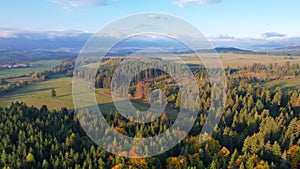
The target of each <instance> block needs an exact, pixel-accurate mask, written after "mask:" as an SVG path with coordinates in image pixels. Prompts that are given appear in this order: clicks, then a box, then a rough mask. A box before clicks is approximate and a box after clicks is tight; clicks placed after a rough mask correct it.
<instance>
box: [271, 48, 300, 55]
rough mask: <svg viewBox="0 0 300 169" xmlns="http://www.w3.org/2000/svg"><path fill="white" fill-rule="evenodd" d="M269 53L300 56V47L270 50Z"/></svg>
mask: <svg viewBox="0 0 300 169" xmlns="http://www.w3.org/2000/svg"><path fill="white" fill-rule="evenodd" d="M269 53H272V54H281V55H300V46H290V47H284V48H275V49H272V50H270V51H269Z"/></svg>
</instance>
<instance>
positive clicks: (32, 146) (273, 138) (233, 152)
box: [0, 60, 300, 169]
mask: <svg viewBox="0 0 300 169" xmlns="http://www.w3.org/2000/svg"><path fill="white" fill-rule="evenodd" d="M108 61H109V62H110V63H112V62H114V61H111V60H108ZM116 62H119V61H116ZM69 68H70V65H69V64H67V63H66V64H65V68H64V67H61V68H60V69H58V68H57V71H58V72H60V73H61V71H63V72H64V73H67V72H68V70H69ZM106 68H107V69H103V70H101V71H99V72H98V74H97V75H96V79H95V86H97V87H99V88H109V87H110V86H111V84H110V80H109V79H111V76H112V72H113V71H114V69H115V67H114V66H110V67H106ZM245 71H247V72H248V73H249V72H256V74H258V73H264V74H266V73H270V74H275V75H276V76H274V77H273V79H281V78H283V77H285V76H291V77H296V76H299V74H300V68H299V65H298V64H290V63H288V62H287V63H286V64H284V65H277V64H270V65H261V64H255V65H252V66H245V67H239V68H236V69H230V68H229V67H228V68H227V69H226V78H227V90H226V106H225V112H224V114H223V116H222V118H221V121H220V122H219V125H218V127H217V128H216V129H215V131H214V133H213V135H212V136H211V137H209V138H208V139H207V141H206V142H203V143H200V142H199V133H200V130H201V128H202V127H203V124H204V122H205V119H206V118H207V114H208V110H209V108H210V102H211V98H210V93H211V86H210V84H209V83H208V77H207V73H206V71H205V69H202V68H199V69H194V70H193V73H194V75H195V77H197V82H198V86H199V95H200V96H201V97H200V104H199V114H198V118H197V120H196V122H195V124H194V126H193V128H192V130H191V131H190V132H189V133H188V136H187V137H186V138H185V139H184V140H182V141H181V142H180V143H179V144H178V145H176V146H175V147H174V148H172V149H171V150H169V151H167V152H165V153H163V154H160V155H157V156H154V157H149V158H126V157H122V156H119V155H114V154H111V153H109V152H107V151H105V150H103V149H102V148H101V147H99V146H97V145H96V144H95V143H94V142H93V141H92V140H91V139H90V138H89V137H88V136H87V135H86V134H85V132H84V131H83V129H82V127H81V125H80V123H79V121H78V119H77V117H76V114H75V113H74V110H68V109H66V108H62V109H61V110H56V111H50V110H48V108H47V105H46V103H45V105H44V106H42V107H41V108H36V107H33V106H27V105H26V103H22V102H14V103H12V104H11V105H9V106H2V107H1V108H0V119H1V121H0V128H1V130H0V138H1V140H0V142H1V143H0V153H1V161H0V167H2V168H26V169H27V168H89V169H92V168H99V169H100V168H103V169H106V168H113V169H121V168H124V169H127V168H128V169H133V168H143V169H147V168H153V169H154V168H167V169H186V168H188V169H198V168H200V169H201V168H210V169H214V168H216V169H218V168H222V169H243V168H247V169H251V168H256V169H260V168H264V169H268V168H278V169H284V168H293V169H297V168H300V115H299V112H300V107H299V106H300V105H299V99H298V98H299V93H298V91H297V90H281V89H280V88H279V87H277V88H276V89H275V90H271V89H269V88H266V87H264V86H263V85H262V83H265V82H267V81H270V80H271V79H270V78H265V77H266V76H250V75H251V74H250V75H249V76H245V74H244V73H245ZM48 73H55V72H53V71H52V72H48ZM41 75H44V74H41ZM45 75H47V72H46V74H45ZM166 79H170V77H169V76H168V75H167V74H166V73H164V72H162V71H159V70H155V69H149V70H146V71H144V72H142V73H140V74H138V75H137V76H135V78H134V80H133V83H132V84H131V88H130V92H131V93H130V95H132V97H138V98H139V99H141V100H143V99H146V98H147V96H148V95H149V91H148V90H145V89H147V88H149V87H151V88H160V89H163V91H164V93H165V95H166V97H167V101H168V106H170V107H172V108H175V109H178V108H179V107H178V106H179V102H180V100H181V99H183V98H181V97H182V96H181V93H180V91H179V90H178V86H176V84H174V83H173V82H172V79H171V80H169V81H166ZM150 85H152V86H150ZM141 86H143V89H141ZM105 119H106V121H107V122H108V123H109V124H110V125H111V127H113V128H114V130H116V131H118V132H120V133H122V134H124V135H127V136H131V137H138V138H140V137H148V136H153V135H155V134H158V133H161V132H162V131H164V130H166V129H167V128H168V127H170V125H172V123H173V121H172V120H171V119H170V118H169V117H168V116H167V115H166V113H163V114H162V115H161V117H160V118H159V119H157V120H155V121H153V122H151V123H134V122H130V121H129V120H128V119H126V118H124V117H123V116H121V115H120V114H119V112H107V114H106V115H105ZM110 144H112V145H114V142H113V140H112V142H111V143H110ZM132 153H134V152H132Z"/></svg>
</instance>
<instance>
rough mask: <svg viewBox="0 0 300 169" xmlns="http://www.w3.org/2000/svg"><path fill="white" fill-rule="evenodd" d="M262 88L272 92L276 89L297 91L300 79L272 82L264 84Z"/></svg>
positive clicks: (299, 87)
mask: <svg viewBox="0 0 300 169" xmlns="http://www.w3.org/2000/svg"><path fill="white" fill-rule="evenodd" d="M264 86H265V87H267V88H270V89H272V90H274V89H276V87H280V88H281V89H282V90H284V91H287V90H297V89H300V78H295V79H284V80H274V81H271V82H268V83H266V84H265V85H264Z"/></svg>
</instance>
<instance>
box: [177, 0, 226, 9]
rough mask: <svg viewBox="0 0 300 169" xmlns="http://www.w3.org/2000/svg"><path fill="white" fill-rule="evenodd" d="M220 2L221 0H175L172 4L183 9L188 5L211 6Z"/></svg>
mask: <svg viewBox="0 0 300 169" xmlns="http://www.w3.org/2000/svg"><path fill="white" fill-rule="evenodd" d="M221 1H222V0H176V1H175V2H174V4H176V5H177V6H179V7H180V8H184V6H185V5H186V4H188V3H199V4H211V3H220V2H221Z"/></svg>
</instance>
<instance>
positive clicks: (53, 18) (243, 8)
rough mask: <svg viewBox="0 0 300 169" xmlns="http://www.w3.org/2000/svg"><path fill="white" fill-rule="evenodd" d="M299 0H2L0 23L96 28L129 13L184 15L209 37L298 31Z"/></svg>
mask: <svg viewBox="0 0 300 169" xmlns="http://www.w3.org/2000/svg"><path fill="white" fill-rule="evenodd" d="M299 7H300V1H299V0H288V1H287V0H269V1H268V0H156V1H154V0H151V1H150V0H82V1H81V0H26V1H24V0H1V1H0V28H8V29H21V30H41V31H48V30H52V31H54V30H80V31H89V32H96V31H97V30H99V29H100V28H102V27H103V26H105V25H107V24H108V23H110V22H112V21H114V20H117V19H119V18H122V17H124V16H128V15H132V14H136V13H143V12H159V13H165V14H171V15H174V16H177V17H180V18H182V19H184V20H186V21H188V22H190V23H191V24H193V25H195V26H196V27H197V28H198V29H199V30H200V31H201V32H202V33H203V34H204V35H206V36H212V37H213V36H216V37H217V36H220V37H224V38H226V37H227V36H228V37H231V36H233V37H258V36H262V35H263V34H264V33H267V34H265V36H291V37H292V36H299V35H300V32H299V28H300V10H299Z"/></svg>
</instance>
